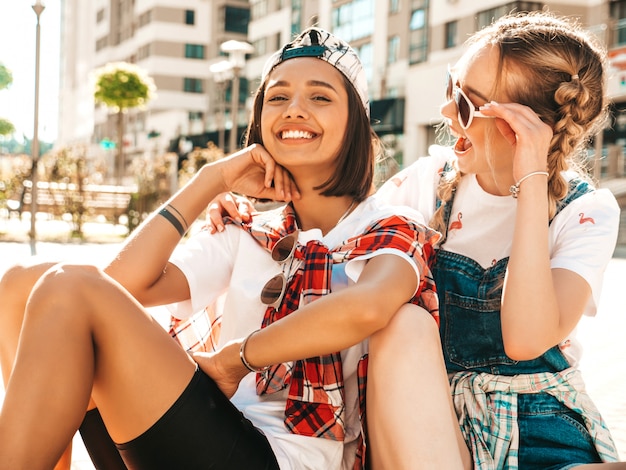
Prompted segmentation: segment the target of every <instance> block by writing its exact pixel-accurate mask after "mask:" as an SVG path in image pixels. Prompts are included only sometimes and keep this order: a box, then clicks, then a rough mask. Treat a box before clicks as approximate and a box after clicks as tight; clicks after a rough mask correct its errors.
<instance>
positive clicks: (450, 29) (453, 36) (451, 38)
mask: <svg viewBox="0 0 626 470" xmlns="http://www.w3.org/2000/svg"><path fill="white" fill-rule="evenodd" d="M457 32H458V22H457V21H449V22H448V23H446V43H445V48H446V49H450V48H452V47H456V46H457V45H458V33H457Z"/></svg>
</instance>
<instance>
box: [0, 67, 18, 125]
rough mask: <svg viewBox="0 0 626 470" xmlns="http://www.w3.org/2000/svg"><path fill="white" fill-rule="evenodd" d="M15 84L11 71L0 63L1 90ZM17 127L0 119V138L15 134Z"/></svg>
mask: <svg viewBox="0 0 626 470" xmlns="http://www.w3.org/2000/svg"><path fill="white" fill-rule="evenodd" d="M11 83H13V74H12V73H11V71H10V70H9V69H8V68H6V67H5V66H4V64H2V63H0V90H4V89H5V88H8V87H9V86H10V85H11ZM13 132H15V126H13V123H12V122H11V121H9V120H8V119H3V118H0V136H5V135H9V134H13Z"/></svg>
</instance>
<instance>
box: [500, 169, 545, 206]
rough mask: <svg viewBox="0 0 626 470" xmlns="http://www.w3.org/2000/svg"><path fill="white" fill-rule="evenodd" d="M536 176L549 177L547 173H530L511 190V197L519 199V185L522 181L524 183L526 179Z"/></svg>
mask: <svg viewBox="0 0 626 470" xmlns="http://www.w3.org/2000/svg"><path fill="white" fill-rule="evenodd" d="M535 175H544V176H549V173H548V172H547V171H533V172H532V173H528V174H527V175H526V176H523V177H522V178H521V179H520V180H519V181H518V182H517V183H515V184H514V185H513V186H511V187H510V188H509V191H510V192H511V196H513V197H514V198H516V199H517V196H519V185H520V184H522V181H524V180H525V179H526V178H530V177H531V176H535Z"/></svg>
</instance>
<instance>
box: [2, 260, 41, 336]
mask: <svg viewBox="0 0 626 470" xmlns="http://www.w3.org/2000/svg"><path fill="white" fill-rule="evenodd" d="M52 266H53V263H42V264H36V265H27V264H16V265H14V266H12V267H10V268H9V269H7V270H6V271H5V272H4V273H3V275H2V277H1V278H0V299H2V303H1V306H0V307H1V308H0V322H2V323H3V324H6V323H7V322H9V323H13V322H14V321H16V317H19V318H20V319H21V317H22V316H23V315H24V307H25V305H26V301H27V300H28V297H29V295H30V293H31V292H32V290H33V287H34V285H35V284H36V283H37V281H38V280H39V279H40V278H41V276H42V275H43V273H45V272H46V271H47V270H48V269H50V267H52ZM20 322H21V321H20Z"/></svg>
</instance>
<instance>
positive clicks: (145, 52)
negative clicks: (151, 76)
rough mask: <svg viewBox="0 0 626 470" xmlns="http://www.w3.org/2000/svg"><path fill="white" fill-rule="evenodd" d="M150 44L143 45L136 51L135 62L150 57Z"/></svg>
mask: <svg viewBox="0 0 626 470" xmlns="http://www.w3.org/2000/svg"><path fill="white" fill-rule="evenodd" d="M150 46H151V45H150V44H145V45H143V46H141V47H140V48H139V49H137V60H143V59H146V58H148V57H150V50H151V47H150Z"/></svg>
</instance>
